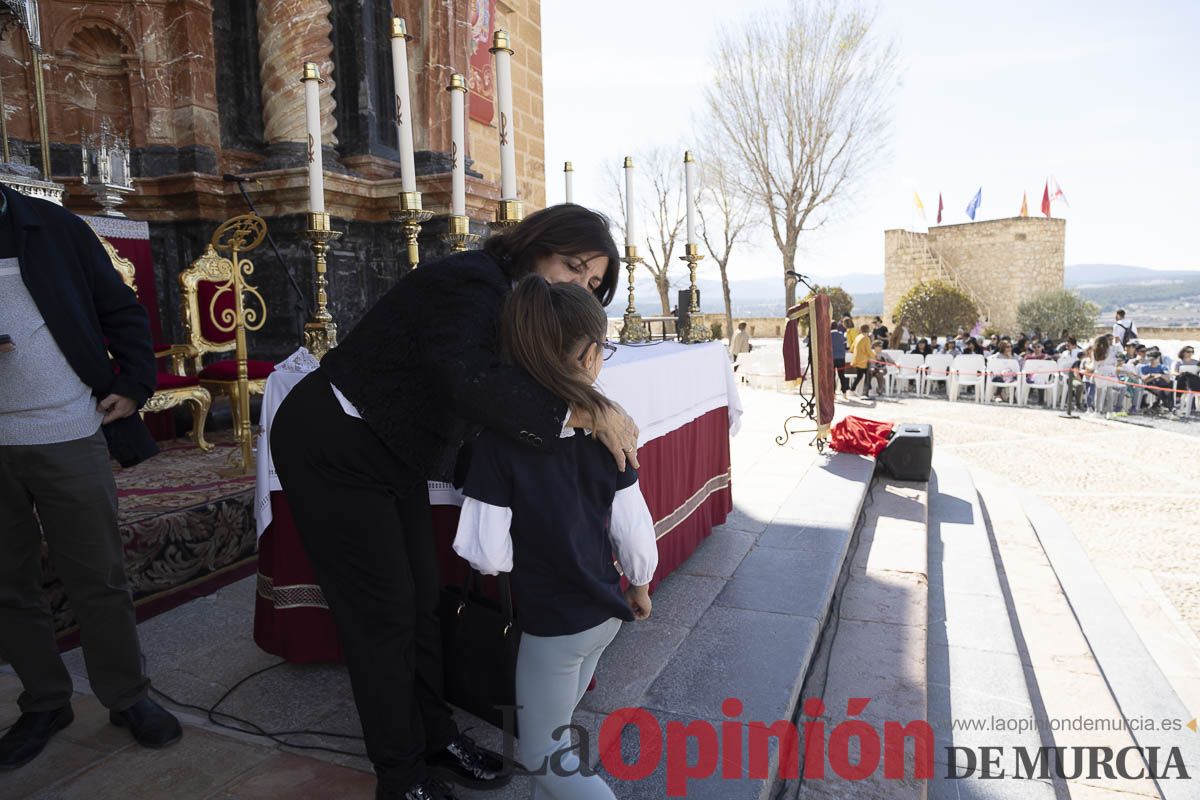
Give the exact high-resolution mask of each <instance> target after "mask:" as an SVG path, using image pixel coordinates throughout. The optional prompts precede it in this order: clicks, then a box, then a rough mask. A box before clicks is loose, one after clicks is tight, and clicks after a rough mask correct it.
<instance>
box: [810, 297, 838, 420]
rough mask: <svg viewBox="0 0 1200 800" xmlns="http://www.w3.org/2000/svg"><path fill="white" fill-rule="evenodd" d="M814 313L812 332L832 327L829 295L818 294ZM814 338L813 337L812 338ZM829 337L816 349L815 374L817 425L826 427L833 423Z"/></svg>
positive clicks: (831, 365)
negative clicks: (822, 345)
mask: <svg viewBox="0 0 1200 800" xmlns="http://www.w3.org/2000/svg"><path fill="white" fill-rule="evenodd" d="M813 312H814V317H815V318H814V320H813V325H814V327H813V328H812V330H816V331H827V330H829V329H830V328H831V327H832V315H831V313H830V306H829V295H827V294H819V295H817V296H816V298H815V302H814V304H813ZM812 338H815V337H812ZM828 343H829V337H827V336H825V337H822V338H821V344H824V345H826V346H825V347H817V348H816V358H815V363H816V370H815V372H816V374H817V376H818V377H817V424H818V425H828V424H829V423H831V422H833V403H834V399H833V382H834V380H835V378H834V374H833V351H832V350H830V349H829V346H828Z"/></svg>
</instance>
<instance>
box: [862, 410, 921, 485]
mask: <svg viewBox="0 0 1200 800" xmlns="http://www.w3.org/2000/svg"><path fill="white" fill-rule="evenodd" d="M875 464H876V466H877V467H879V468H880V469H882V470H883V472H884V474H885V475H890V476H891V477H893V478H895V479H896V480H898V481H928V480H929V473H930V471H931V470H932V469H933V427H932V426H931V425H925V424H922V423H904V424H902V425H897V426H896V427H895V428H894V429H893V430H892V440H891V441H890V442H888V446H887V447H885V448H884V449H883V452H882V453H880V454H879V455H878V456H877V457H876V459H875Z"/></svg>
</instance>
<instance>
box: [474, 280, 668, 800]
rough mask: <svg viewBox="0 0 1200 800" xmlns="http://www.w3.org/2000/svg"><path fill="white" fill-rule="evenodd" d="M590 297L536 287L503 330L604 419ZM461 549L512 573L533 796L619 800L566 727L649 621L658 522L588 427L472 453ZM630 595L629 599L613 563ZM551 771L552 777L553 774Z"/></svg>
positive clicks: (527, 287) (524, 292) (514, 303)
mask: <svg viewBox="0 0 1200 800" xmlns="http://www.w3.org/2000/svg"><path fill="white" fill-rule="evenodd" d="M607 327H608V320H607V319H606V318H605V316H604V309H603V308H602V307H601V305H600V303H599V302H597V300H596V298H595V297H594V296H593V295H592V294H591V293H589V292H588V291H586V290H584V289H581V288H580V287H578V286H574V285H571V284H549V283H547V282H546V281H545V280H543V279H542V278H540V277H538V276H536V275H531V276H529V277H527V278H525V279H524V280H522V281H521V282H520V284H518V286H517V288H516V289H515V290H514V291H513V294H512V296H511V297H510V298H509V301H508V303H507V305H506V306H505V309H504V313H503V316H502V317H501V321H500V342H501V346H502V348H503V352H504V353H505V355H506V356H507V357H508V358H509V359H510V360H511V361H512V362H513V363H514V364H515V365H516V366H518V367H521V368H523V369H524V370H525V371H526V372H528V373H529V374H530V375H531V376H532V377H533V378H534V379H535V380H536V381H537V382H538V383H540V384H541V385H542V386H544V387H545V388H546V389H548V390H549V391H550V392H552V393H553V394H555V395H557V396H558V397H560V398H561V399H562V401H563V402H564V403H567V404H570V405H571V406H572V407H578V408H584V409H587V410H588V411H590V412H591V414H592V415H593V416H595V417H596V418H599V417H601V416H602V415H603V411H604V409H606V408H607V407H608V405H609V402H610V401H609V400H608V399H607V398H605V397H604V396H603V395H601V394H600V393H599V392H598V391H597V390H596V389H595V387H594V386H593V385H592V384H593V383H594V382H595V380H596V376H597V375H599V374H600V368H601V365H602V364H603V363H604V359H605V358H606V357H607V356H608V355H609V354H610V353H612V352H615V350H616V348H615V347H613V346H612V345H610V344H608V343H607V342H605V340H604V337H605V332H606V330H607ZM463 494H464V495H465V498H466V499H465V502H464V503H463V507H462V514H461V516H460V517H459V523H458V535H457V536H456V537H455V540H454V551H455V552H456V553H458V554H459V555H460V556H462V557H463V558H464V559H466V560H467V561H468V562H470V564H471V566H472V567H474V568H475V569H477V570H479V571H480V572H481V573H483V574H485V575H495V574H497V573H500V572H511V573H512V586H513V594H514V600H515V603H516V605H517V608H518V610H519V614H520V621H521V626H522V629H523V634H522V637H521V647H520V652H519V655H518V657H517V680H516V683H517V686H516V689H517V706H518V711H517V726H518V729H519V730H520V761H521V763H522V764H523V765H524V767H525V768H526V769H528V770H530V771H531V772H532V773H533V781H534V792H533V796H534V797H535V798H554V799H555V800H568V799H570V800H612V798H613V793H612V791H611V790H610V789H609V788H608V786H607V785H606V784H605V783H604V780H603V779H602V778H600V777H599V776H598V775H595V774H592V775H588V776H585V775H582V774H580V772H579V759H578V758H577V757H576V755H575V753H574V752H571V749H570V748H571V744H570V737H569V734H568V735H566V736H564V737H563V739H562V740H560V739H559V738H557V737H556V735H555V734H556V731H561V730H564V727H563V726H567V725H570V724H571V715H572V714H573V713H574V711H575V706H577V705H578V704H579V701H580V700H581V699H582V698H583V693H584V692H585V691H586V690H587V686H588V683H589V682H590V681H591V679H592V673H593V672H594V671H595V669H596V662H597V661H599V659H600V654H601V653H603V652H604V648H606V647H608V645H609V643H610V642H612V640H613V637H615V636H616V635H617V631H618V630H619V629H620V627H621V622H622V621H623V620H624V621H632V620H634V619H646V618H647V617H649V616H650V595H649V593H648V591H647V590H648V585H649V583H650V579H651V578H652V577H653V576H654V570H655V569H656V568H657V566H658V548H657V544H656V542H655V534H654V521H653V520H652V519H651V517H650V511H649V510H648V509H647V508H646V501H645V500H644V499H643V498H642V493H641V489H640V488H639V487H638V483H637V471H636V470H635V469H634V468H633V467H632V466H630V467H628V468H626V470H625V472H620V471H618V470H617V467H616V465H615V464H614V463H613V459H612V458H611V457H610V456H609V454H608V452H607V451H606V450H605V448H604V446H603V445H601V444H600V443H599V442H598V441H596V440H595V439H593V438H592V436H591V432H590V431H587V430H584V429H583V428H582V427H576V428H574V429H572V428H569V427H566V426H564V428H563V431H562V441H561V442H560V444H559V446H558V447H557V448H556V449H555V450H554V452H552V453H539V452H536V451H531V450H529V449H528V448H522V447H521V446H520V445H518V444H516V443H515V442H512V441H510V440H508V439H505V438H504V437H501V436H498V435H496V434H495V433H492V432H490V431H488V432H484V433H483V435H481V436H480V437H479V438H478V439H477V440H476V441H475V443H474V445H473V447H472V451H471V464H470V467H469V468H468V470H467V477H466V481H465V483H464V486H463ZM614 555H615V556H616V559H617V561H619V562H620V564H621V569H622V571H623V572H624V574H625V577H626V578H627V579H628V580H629V583H630V588H629V589H628V590H627V591H626V592H625V593H624V596H622V593H621V587H620V576H619V574H618V573H617V570H616V568H615V567H614V566H613V556H614ZM552 764H554V765H555V766H554V768H551V765H552Z"/></svg>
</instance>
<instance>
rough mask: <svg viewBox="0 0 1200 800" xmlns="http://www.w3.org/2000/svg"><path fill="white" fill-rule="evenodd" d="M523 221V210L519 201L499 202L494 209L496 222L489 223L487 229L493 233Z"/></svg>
mask: <svg viewBox="0 0 1200 800" xmlns="http://www.w3.org/2000/svg"><path fill="white" fill-rule="evenodd" d="M523 219H525V209H524V207H523V206H522V205H521V201H520V200H501V201H500V205H498V206H497V207H496V221H495V222H489V223H488V227H489V228H491V229H492V230H494V231H503V230H505V229H506V228H511V227H512V226H514V225H516V224H517V223H518V222H520V221H521V220H523Z"/></svg>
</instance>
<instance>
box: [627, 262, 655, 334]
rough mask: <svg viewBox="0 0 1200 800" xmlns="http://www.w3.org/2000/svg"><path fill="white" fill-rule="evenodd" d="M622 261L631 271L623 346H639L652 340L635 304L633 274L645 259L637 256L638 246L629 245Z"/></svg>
mask: <svg viewBox="0 0 1200 800" xmlns="http://www.w3.org/2000/svg"><path fill="white" fill-rule="evenodd" d="M621 260H622V261H624V262H625V265H626V269H628V270H629V305H628V306H626V307H625V324H624V325H622V326H621V344H637V343H639V342H644V341H646V340H648V339H649V338H650V332H649V331H648V330H647V329H646V323H645V322H642V315H641V314H639V313H638V312H637V306H635V305H634V304H633V283H634V280H633V273H634V271H635V270H636V269H637V265H638V264H640V263H642V261H643V260H644V259H642V258H641V256H639V255H638V254H637V245H635V244H627V245H625V257H624V258H623V259H621Z"/></svg>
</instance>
